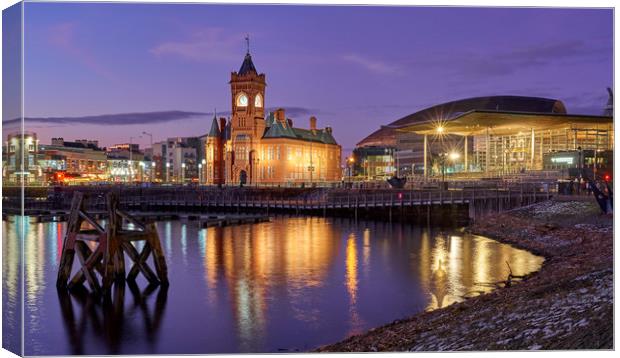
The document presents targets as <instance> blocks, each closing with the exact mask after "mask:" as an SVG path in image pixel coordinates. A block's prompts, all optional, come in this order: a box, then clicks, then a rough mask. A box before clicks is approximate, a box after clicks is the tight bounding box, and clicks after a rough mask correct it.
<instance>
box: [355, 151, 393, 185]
mask: <svg viewBox="0 0 620 358" xmlns="http://www.w3.org/2000/svg"><path fill="white" fill-rule="evenodd" d="M395 150H396V148H394V147H388V146H381V147H377V146H366V147H358V148H355V149H354V150H353V161H352V165H353V172H352V175H353V176H358V177H363V178H366V179H385V178H388V177H391V176H393V175H394V174H396V161H395V155H394V152H395Z"/></svg>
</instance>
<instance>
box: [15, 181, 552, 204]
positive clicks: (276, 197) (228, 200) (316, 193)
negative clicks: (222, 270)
mask: <svg viewBox="0 0 620 358" xmlns="http://www.w3.org/2000/svg"><path fill="white" fill-rule="evenodd" d="M470 185H471V186H470ZM440 187H441V186H437V187H432V188H425V189H361V188H360V189H328V188H308V189H292V188H278V189H276V188H270V189H265V188H222V189H220V188H215V187H204V186H203V187H186V186H178V187H151V188H141V187H98V188H97V187H82V188H78V187H71V188H62V189H61V190H50V192H49V193H48V196H47V197H34V198H33V197H26V198H25V200H24V208H25V209H26V210H28V211H31V210H66V209H67V208H68V206H69V203H70V202H71V197H72V196H73V192H74V191H75V190H80V191H82V192H84V193H85V194H87V198H88V199H87V202H86V206H87V207H89V208H92V209H101V210H103V208H104V207H105V200H104V193H105V192H107V191H109V190H114V191H117V193H118V195H119V198H120V205H121V207H132V208H138V209H142V208H144V209H149V208H161V207H167V208H184V207H192V208H196V207H215V208H242V207H243V208H282V209H297V210H300V209H301V210H313V209H328V208H332V209H336V208H360V207H362V208H370V207H390V206H391V207H398V206H415V205H429V204H440V205H441V204H468V203H470V202H475V201H480V200H496V201H499V200H503V201H506V200H508V201H513V200H514V201H518V202H519V203H522V202H526V203H529V202H532V201H537V200H540V199H544V198H549V196H550V195H552V194H553V193H554V192H555V187H554V186H552V185H549V184H548V183H527V182H521V183H510V182H503V183H502V184H501V185H496V186H494V187H480V186H477V185H475V182H472V184H469V183H467V182H460V183H459V184H458V185H455V184H454V183H452V185H450V184H449V187H448V189H446V188H444V189H441V188H440ZM3 206H4V207H6V208H11V209H13V210H17V209H19V208H20V207H21V200H20V199H19V197H5V198H3Z"/></svg>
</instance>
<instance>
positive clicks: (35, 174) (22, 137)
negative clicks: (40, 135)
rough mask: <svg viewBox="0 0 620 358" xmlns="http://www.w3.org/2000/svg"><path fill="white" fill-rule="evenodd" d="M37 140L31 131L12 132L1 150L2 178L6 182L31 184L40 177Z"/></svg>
mask: <svg viewBox="0 0 620 358" xmlns="http://www.w3.org/2000/svg"><path fill="white" fill-rule="evenodd" d="M38 152H39V140H38V139H37V134H36V133H32V132H24V133H12V134H9V135H8V137H7V140H6V142H5V143H4V148H3V151H2V159H3V166H2V179H3V182H4V183H5V185H6V184H15V185H19V184H32V183H35V182H37V181H40V180H41V179H42V171H41V168H40V167H39V165H38V163H37V155H38Z"/></svg>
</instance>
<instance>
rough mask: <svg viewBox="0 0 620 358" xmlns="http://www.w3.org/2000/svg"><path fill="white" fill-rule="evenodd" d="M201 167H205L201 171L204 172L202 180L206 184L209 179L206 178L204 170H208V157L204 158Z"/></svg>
mask: <svg viewBox="0 0 620 358" xmlns="http://www.w3.org/2000/svg"><path fill="white" fill-rule="evenodd" d="M201 168H203V169H202V170H200V173H202V181H203V184H205V183H206V181H207V180H206V179H207V178H206V177H205V173H204V170H206V169H207V160H206V159H203V160H202V166H201Z"/></svg>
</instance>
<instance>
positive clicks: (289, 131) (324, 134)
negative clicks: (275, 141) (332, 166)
mask: <svg viewBox="0 0 620 358" xmlns="http://www.w3.org/2000/svg"><path fill="white" fill-rule="evenodd" d="M270 117H271V116H270ZM263 138H291V139H297V140H304V141H308V142H317V143H323V144H338V143H336V140H335V139H334V136H332V135H331V133H329V132H328V131H327V130H325V129H317V130H315V131H312V130H309V129H302V128H291V127H289V126H286V127H284V126H283V125H282V123H280V122H278V121H274V122H273V123H272V124H271V126H270V127H269V128H268V129H267V130H266V131H265V134H264V135H263Z"/></svg>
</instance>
